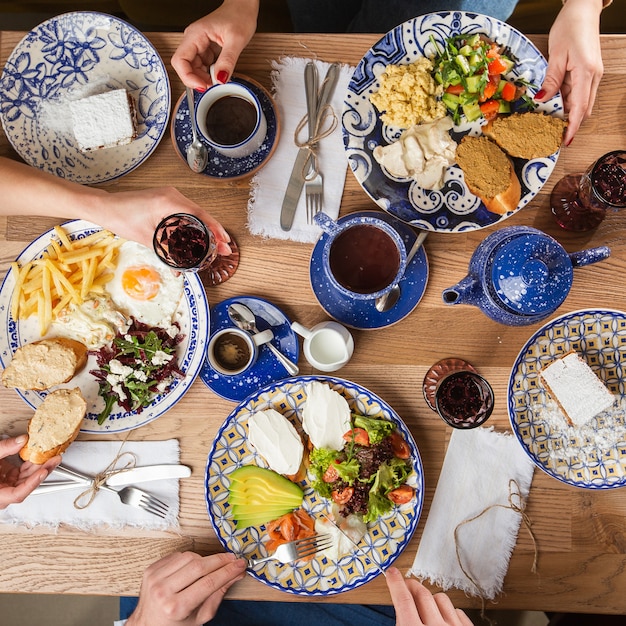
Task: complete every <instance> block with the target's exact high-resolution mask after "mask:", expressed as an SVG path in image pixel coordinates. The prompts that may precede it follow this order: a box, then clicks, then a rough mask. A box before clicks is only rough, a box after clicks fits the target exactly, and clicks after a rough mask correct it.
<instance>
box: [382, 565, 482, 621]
mask: <svg viewBox="0 0 626 626" xmlns="http://www.w3.org/2000/svg"><path fill="white" fill-rule="evenodd" d="M386 573H387V576H386V580H387V587H389V593H390V594H391V600H392V602H393V606H394V608H395V610H396V626H472V621H471V620H470V619H469V617H467V615H466V614H465V613H464V612H463V611H462V610H461V609H455V608H454V606H453V604H452V602H451V601H450V598H448V596H447V595H446V594H445V593H436V594H434V595H433V594H432V593H430V591H428V589H426V587H424V585H422V584H421V583H420V582H419V581H418V580H415V579H414V578H411V579H408V580H407V579H405V578H404V577H403V576H402V574H401V573H400V571H399V570H398V569H397V568H395V567H390V568H389V569H388V570H387V572H386Z"/></svg>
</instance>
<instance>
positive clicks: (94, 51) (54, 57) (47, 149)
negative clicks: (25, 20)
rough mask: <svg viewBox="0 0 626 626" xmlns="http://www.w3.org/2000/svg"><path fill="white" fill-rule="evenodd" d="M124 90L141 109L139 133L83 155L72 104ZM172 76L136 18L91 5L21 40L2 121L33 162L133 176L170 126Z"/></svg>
mask: <svg viewBox="0 0 626 626" xmlns="http://www.w3.org/2000/svg"><path fill="white" fill-rule="evenodd" d="M112 89H126V90H127V91H128V93H129V94H130V95H131V96H132V98H133V100H134V102H135V105H136V107H135V108H136V110H137V138H136V139H134V140H133V141H131V143H129V144H127V145H124V146H115V147H112V148H106V149H102V150H95V151H92V152H89V153H84V152H81V150H79V148H78V145H77V143H76V140H75V139H74V133H73V130H72V119H71V115H70V114H69V111H68V104H69V102H70V101H72V100H77V99H80V98H84V97H86V96H91V95H95V94H97V93H101V92H103V91H110V90H112ZM170 100H171V96H170V82H169V78H168V75H167V71H166V69H165V65H164V64H163V61H162V60H161V57H160V56H159V53H158V52H157V51H156V49H155V48H154V46H153V45H152V44H151V43H150V42H149V41H148V40H147V39H146V37H145V36H144V35H143V34H142V33H140V32H139V31H138V30H137V29H135V28H134V27H133V26H131V25H130V24H127V23H126V22H124V21H123V20H120V19H118V18H116V17H113V16H111V15H106V14H104V13H96V12H93V11H79V12H73V13H64V14H63V15H59V16H57V17H53V18H51V19H49V20H47V21H46V22H43V23H42V24H40V25H39V26H37V27H36V28H34V29H33V30H32V31H31V32H29V33H28V34H27V35H26V36H25V37H24V38H23V39H22V41H20V42H19V43H18V44H17V46H16V47H15V49H14V50H13V52H12V53H11V54H10V55H9V58H8V60H7V62H6V65H5V67H4V71H3V72H2V77H1V78H0V119H1V120H2V126H3V128H4V132H5V133H6V136H7V138H8V139H9V141H10V142H11V145H12V146H13V148H15V150H16V152H17V153H18V154H19V155H20V156H21V157H22V158H23V159H24V160H25V161H26V162H27V163H29V164H30V165H33V166H34V167H38V168H40V169H43V170H46V171H48V172H50V173H51V174H55V175H57V176H60V177H61V178H67V179H69V180H73V181H75V182H78V183H90V184H92V183H102V182H106V181H109V180H113V179H115V178H119V177H120V176H123V175H124V174H128V172H131V171H132V170H134V169H135V168H136V167H138V166H139V165H141V164H142V163H143V162H144V161H145V160H146V159H147V158H148V157H149V156H150V155H151V154H152V152H153V151H154V150H155V149H156V147H157V145H158V144H159V142H160V141H161V138H162V137H163V134H164V133H165V131H166V130H167V121H168V119H169V114H170V104H171V102H170Z"/></svg>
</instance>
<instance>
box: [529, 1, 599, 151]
mask: <svg viewBox="0 0 626 626" xmlns="http://www.w3.org/2000/svg"><path fill="white" fill-rule="evenodd" d="M606 4H608V3H607V2H602V0H567V1H566V2H565V3H564V4H563V7H562V9H561V10H560V11H559V14H558V15H557V17H556V19H555V20H554V24H553V25H552V28H551V29H550V35H549V37H548V70H547V72H546V76H545V79H544V81H543V84H542V86H541V89H540V90H539V91H538V92H537V95H536V96H535V99H536V100H537V101H538V102H545V101H547V100H549V99H550V98H552V97H553V96H554V95H555V94H556V93H557V92H558V90H559V89H560V90H561V93H562V95H563V101H564V106H565V111H566V113H568V120H569V123H568V126H567V129H566V131H565V137H564V143H565V145H569V144H570V143H571V141H572V139H573V138H574V135H575V134H576V132H577V131H578V129H579V128H580V125H581V123H582V122H583V121H584V120H585V119H587V118H588V117H589V116H590V115H591V110H592V109H593V104H594V102H595V99H596V93H597V91H598V85H599V84H600V79H601V78H602V74H603V72H604V67H603V64H602V51H601V49H600V13H601V12H602V8H603V5H604V6H606Z"/></svg>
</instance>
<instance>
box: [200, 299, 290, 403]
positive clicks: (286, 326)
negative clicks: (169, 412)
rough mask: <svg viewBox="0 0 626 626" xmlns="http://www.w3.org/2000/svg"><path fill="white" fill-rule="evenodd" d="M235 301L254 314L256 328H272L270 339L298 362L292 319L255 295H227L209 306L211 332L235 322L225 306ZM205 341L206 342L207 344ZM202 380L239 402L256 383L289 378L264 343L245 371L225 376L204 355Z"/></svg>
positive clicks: (215, 391) (220, 393)
mask: <svg viewBox="0 0 626 626" xmlns="http://www.w3.org/2000/svg"><path fill="white" fill-rule="evenodd" d="M234 302H240V303H241V304H245V305H246V306H247V307H248V308H249V309H250V310H251V311H252V312H253V313H254V314H255V316H256V322H257V327H258V329H259V330H260V331H261V330H265V329H266V328H271V329H272V331H273V332H274V339H272V343H273V344H274V345H275V346H276V347H277V348H278V349H279V350H280V351H281V352H282V353H283V354H284V355H285V356H287V357H288V358H289V359H291V360H292V361H293V362H294V363H297V362H298V356H299V354H300V344H299V343H298V338H297V336H296V333H294V332H293V330H291V322H290V321H289V319H288V318H287V317H286V316H285V314H284V313H283V312H282V311H281V310H280V309H278V308H277V307H275V306H274V305H273V304H272V303H271V302H268V301H267V300H263V298H257V297H255V296H239V297H236V298H228V299H227V300H224V301H222V302H219V303H218V304H216V305H215V306H213V307H211V315H210V319H211V336H212V335H213V333H215V332H217V331H218V330H221V329H222V328H229V327H231V326H234V324H233V323H232V322H231V321H230V318H229V317H228V306H229V305H230V304H233V303H234ZM208 343H209V342H208V341H207V345H208ZM199 376H200V379H201V380H202V382H203V383H204V384H205V385H206V386H207V387H208V388H209V389H210V390H211V391H213V392H214V393H216V394H217V395H218V396H220V397H222V398H224V399H226V400H232V401H233V402H240V401H241V400H243V399H245V398H247V397H248V396H249V395H250V394H251V393H253V392H254V391H256V390H257V389H258V388H259V387H263V386H264V385H268V384H270V383H273V382H276V381H278V380H282V379H283V378H288V377H289V374H288V372H287V370H286V369H285V368H284V367H283V366H282V365H281V364H280V362H279V361H278V360H277V359H276V357H275V356H274V355H273V354H272V353H271V352H270V349H269V348H268V347H267V346H266V345H262V346H261V347H260V348H259V356H258V358H257V360H256V363H255V364H254V365H253V366H252V368H251V369H250V370H249V371H248V372H247V373H245V374H240V375H237V376H225V375H224V374H220V373H219V372H217V371H215V370H214V369H213V368H212V367H211V365H210V363H209V361H208V359H207V358H206V357H205V359H204V364H203V365H202V369H201V370H200V374H199Z"/></svg>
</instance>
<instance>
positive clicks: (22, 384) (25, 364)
mask: <svg viewBox="0 0 626 626" xmlns="http://www.w3.org/2000/svg"><path fill="white" fill-rule="evenodd" d="M86 362H87V346H85V344H83V343H81V342H80V341H75V340H74V339H67V338H66V337H53V338H50V339H41V340H39V341H33V342H32V343H27V344H24V345H23V346H22V347H21V348H18V349H17V350H16V351H15V354H14V355H13V359H12V360H11V362H10V363H9V364H8V366H7V367H6V369H5V370H4V371H3V372H2V384H3V385H4V386H5V387H10V388H12V389H25V390H26V389H32V390H35V391H44V390H46V389H50V388H51V387H54V386H55V385H60V384H62V383H67V382H69V381H70V380H71V379H72V378H73V376H74V375H75V374H76V372H78V371H79V370H80V369H81V368H82V367H83V366H84V365H85V363H86Z"/></svg>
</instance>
